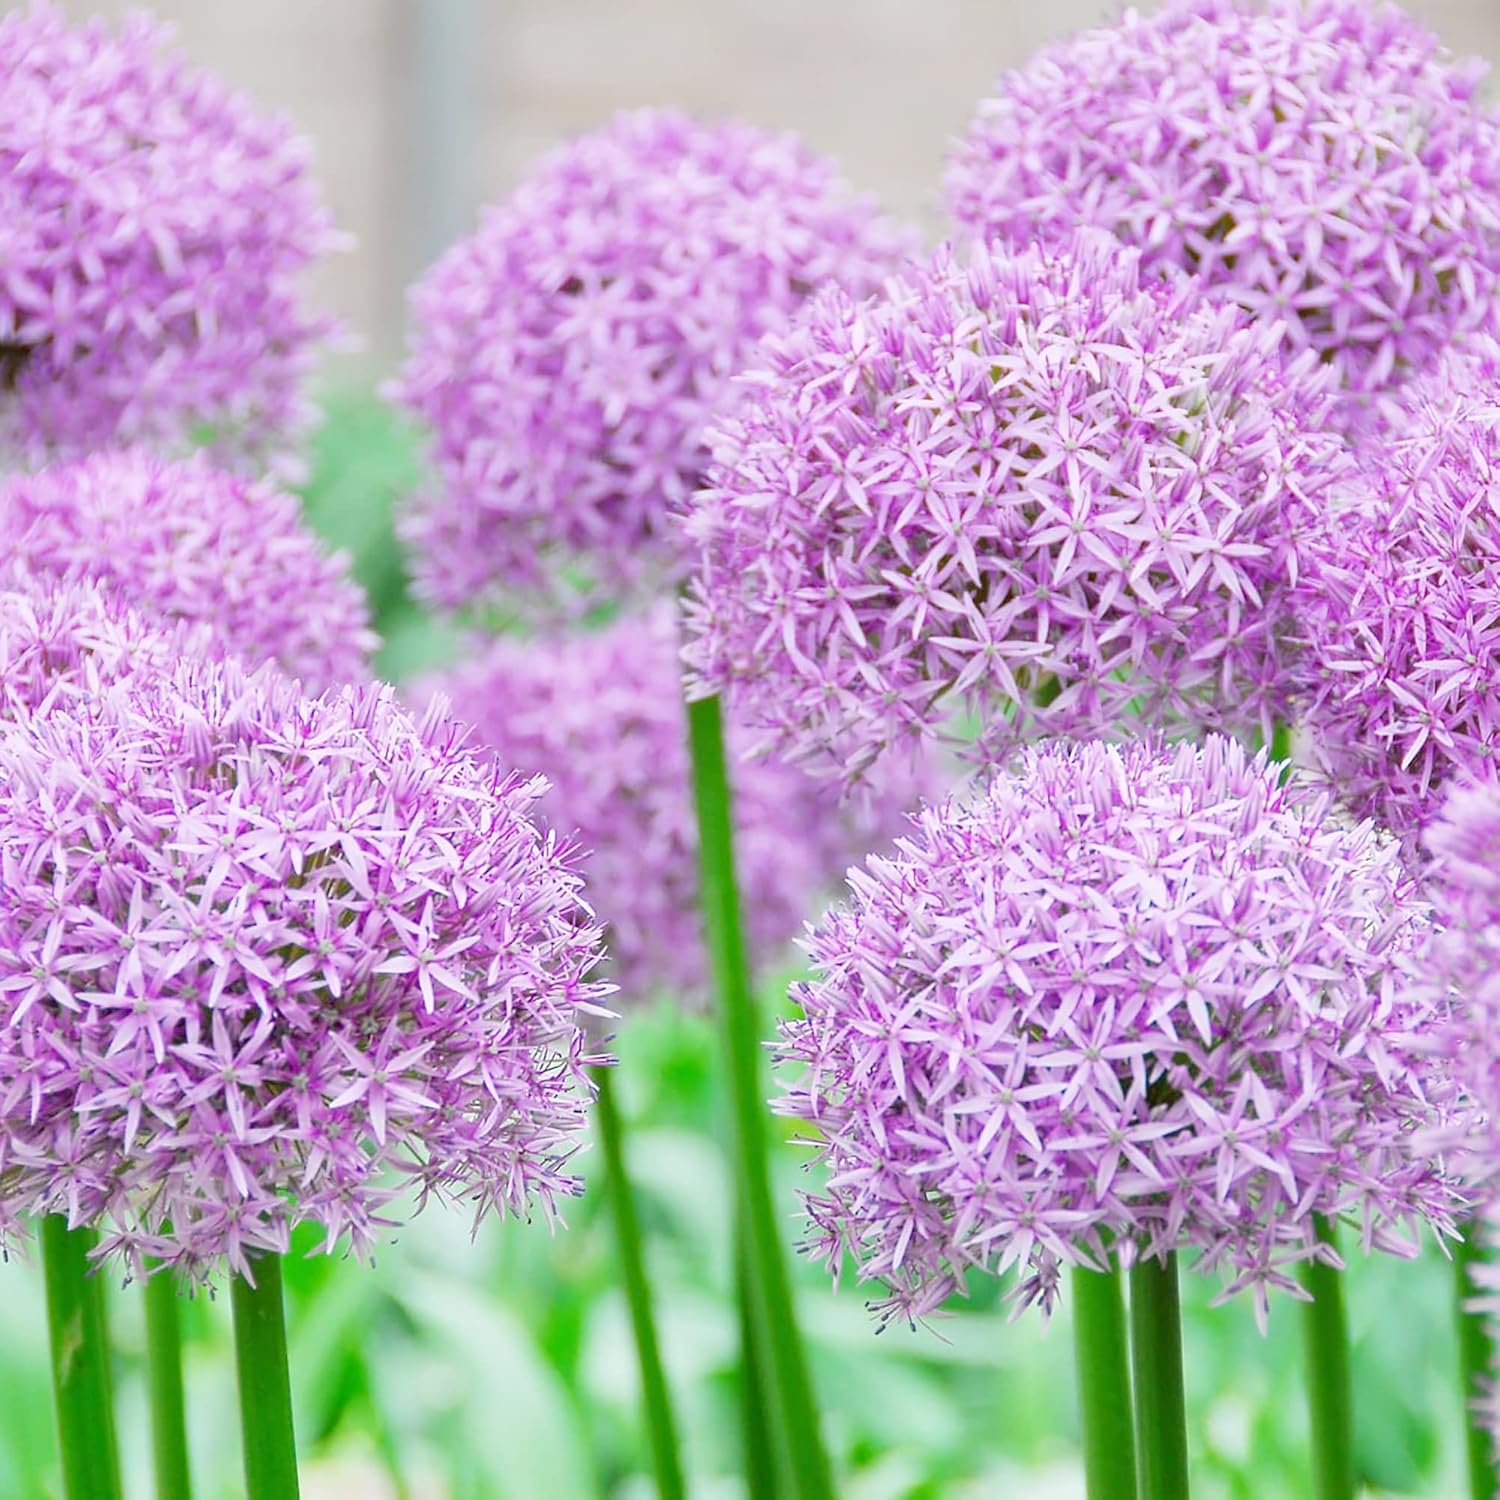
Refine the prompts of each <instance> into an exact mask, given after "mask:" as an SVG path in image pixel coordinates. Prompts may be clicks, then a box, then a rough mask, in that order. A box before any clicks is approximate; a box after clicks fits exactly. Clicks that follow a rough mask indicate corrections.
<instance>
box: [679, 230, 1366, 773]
mask: <svg viewBox="0 0 1500 1500" xmlns="http://www.w3.org/2000/svg"><path fill="white" fill-rule="evenodd" d="M764 353H765V355H766V357H767V359H768V361H769V366H770V368H769V370H768V371H767V372H766V373H765V374H764V375H763V376H762V377H761V381H762V383H761V388H760V390H759V391H758V393H757V395H756V397H755V399H754V400H753V401H750V402H748V403H747V404H746V406H745V408H744V410H743V411H742V413H741V415H740V416H739V417H738V418H737V419H734V420H731V421H727V422H725V423H724V424H723V425H722V426H720V427H719V428H717V429H716V430H715V431H714V432H713V433H712V434H711V441H712V447H713V457H714V462H713V465H712V467H711V468H710V469H709V472H708V475H707V479H706V484H705V489H704V491H703V492H702V494H701V495H700V497H699V501H698V503H697V504H696V505H695V507H694V509H693V512H692V513H691V515H690V517H689V519H688V527H689V529H690V531H691V532H692V534H693V535H694V536H695V537H696V538H697V540H698V542H699V543H700V546H701V549H702V557H701V563H700V572H699V576H698V578H697V580H696V582H695V584H694V591H693V602H692V606H691V608H690V620H689V624H690V630H691V633H692V637H693V639H692V641H691V643H690V647H689V663H690V666H691V667H692V669H693V673H694V676H695V679H696V681H697V683H698V685H699V686H700V687H702V688H707V689H715V690H726V689H733V690H734V691H735V692H736V694H737V697H738V701H739V702H740V703H741V705H742V707H743V709H744V712H745V713H746V715H747V718H748V719H749V721H750V722H751V723H753V724H755V725H756V726H757V727H764V728H767V729H769V730H771V731H772V732H773V733H774V734H775V735H776V736H777V738H778V740H779V742H780V744H781V745H782V746H783V747H784V748H786V749H787V750H788V751H789V752H791V753H793V754H796V755H798V756H807V757H811V758H813V759H821V760H831V761H833V762H835V763H837V764H838V765H839V766H840V767H841V768H842V770H843V772H844V774H845V776H846V777H855V776H857V775H859V774H861V773H862V771H863V770H864V768H865V767H866V766H867V765H868V764H870V763H871V762H873V761H874V760H875V759H877V758H878V757H879V756H880V755H881V754H882V753H883V752H884V751H885V750H886V749H887V747H889V746H892V745H899V744H901V743H903V742H909V741H911V740H913V739H916V738H920V737H922V736H926V735H929V734H931V733H933V732H934V730H935V728H936V727H937V726H939V725H941V724H942V723H944V722H945V721H946V720H947V719H948V718H949V717H950V716H951V715H953V714H954V713H955V712H956V711H957V710H958V708H959V706H960V704H964V705H967V706H968V707H969V708H971V709H974V710H975V711H977V712H978V713H979V715H980V716H981V718H982V720H983V721H984V722H985V724H986V728H987V749H988V750H989V751H990V752H991V753H993V754H995V755H1004V754H1005V753H1007V752H1008V751H1009V749H1010V748H1011V747H1012V746H1013V745H1014V744H1015V743H1016V742H1017V741H1019V740H1023V739H1026V738H1029V737H1032V736H1035V735H1039V734H1056V733H1063V734H1094V733H1101V732H1107V731H1108V730H1110V729H1111V728H1112V727H1113V726H1115V725H1116V724H1117V723H1118V721H1119V720H1120V719H1121V718H1122V717H1124V716H1126V715H1127V714H1131V713H1134V714H1145V715H1149V716H1150V717H1152V718H1157V719H1160V718H1162V717H1170V718H1177V719H1184V720H1187V721H1189V722H1190V723H1194V724H1198V725H1202V726H1206V727H1209V728H1218V727H1228V726H1241V725H1260V726H1261V727H1262V728H1263V729H1266V730H1268V727H1269V721H1270V719H1271V718H1272V717H1273V716H1274V715H1275V714H1276V713H1277V712H1278V711H1279V709H1280V706H1281V704H1280V695H1281V691H1282V685H1283V683H1284V682H1285V680H1286V676H1287V664H1286V662H1285V660H1284V659H1283V658H1284V654H1285V653H1284V643H1283V641H1282V616H1283V613H1284V611H1283V608H1282V604H1283V601H1284V599H1285V596H1286V594H1287V592H1288V585H1289V582H1290V580H1291V578H1292V577H1293V576H1295V565H1296V556H1297V550H1298V538H1299V534H1300V532H1301V530H1302V529H1303V527H1304V526H1305V524H1306V521H1307V515H1308V513H1309V512H1316V511H1317V510H1318V509H1319V508H1320V507H1321V505H1322V504H1323V503H1324V497H1325V496H1326V494H1327V493H1328V492H1329V490H1330V487H1331V486H1332V484H1333V483H1334V481H1335V479H1336V478H1337V476H1338V475H1339V474H1341V473H1342V472H1343V469H1344V467H1345V464H1346V459H1345V456H1344V449H1343V447H1342V445H1341V444H1340V442H1339V440H1338V439H1337V438H1336V437H1334V436H1332V435H1331V434H1329V433H1326V432H1324V431H1322V430H1321V427H1322V417H1323V414H1324V412H1325V410H1326V403H1327V401H1328V399H1329V398H1328V396H1327V394H1326V382H1325V377H1324V376H1323V374H1322V373H1321V372H1320V371H1318V370H1316V369H1314V368H1313V367H1312V365H1311V363H1310V362H1309V361H1294V362H1292V363H1291V364H1286V365H1284V364H1282V362H1281V361H1280V359H1279V357H1278V355H1277V350H1276V339H1275V335H1274V332H1270V331H1267V330H1264V329H1256V328H1252V327H1250V326H1248V325H1247V324H1245V322H1244V320H1243V318H1242V315H1241V314H1239V313H1238V312H1237V311H1235V310H1233V309H1230V308H1227V307H1215V306H1210V305H1208V304H1206V303H1204V302H1203V301H1202V299H1201V298H1200V297H1199V296H1198V294H1197V293H1196V291H1195V290H1194V288H1193V287H1192V286H1191V285H1190V284H1188V283H1186V282H1182V283H1180V284H1178V285H1176V286H1174V287H1170V288H1169V287H1167V286H1166V285H1164V284H1161V283H1159V282H1157V281H1156V280H1154V279H1146V280H1143V279H1142V276H1141V272H1140V266H1139V260H1138V257H1137V256H1136V255H1135V254H1134V253H1133V252H1131V251H1127V250H1124V249H1122V248H1121V247H1119V246H1118V245H1117V244H1116V242H1115V241H1113V240H1111V239H1109V238H1108V237H1107V236H1103V235H1099V234H1097V233H1085V234H1084V235H1082V236H1081V237H1079V238H1078V239H1076V240H1075V241H1073V242H1072V243H1070V244H1069V245H1067V246H1065V247H1061V248H1039V249H1028V250H1025V251H1020V252H1016V253H1014V254H1011V253H1009V252H1006V251H1003V250H1000V249H999V248H993V249H991V250H986V251H982V252H977V253H976V254H975V256H974V258H973V260H972V262H969V263H965V262H962V261H959V260H955V259H954V258H953V257H952V256H950V255H949V254H948V253H946V252H940V253H939V254H938V255H937V256H936V257H935V258H934V259H933V260H932V261H931V262H930V263H929V264H928V265H926V266H925V267H923V268H920V269H919V270H917V271H914V272H913V273H912V276H911V278H910V279H909V280H907V281H904V282H893V283H892V284H891V292H890V297H889V300H887V301H885V302H882V303H874V304H865V305H860V304H858V303H856V302H854V301H853V300H852V299H851V298H849V297H848V296H846V295H845V294H843V293H842V292H841V291H837V290H834V291H830V292H827V293H825V294H823V295H822V296H820V297H819V298H818V300H817V301H816V302H815V303H814V304H813V305H812V306H810V307H809V308H808V309H807V311H806V313H805V315H804V316H803V317H802V318H800V319H799V320H798V323H797V325H796V326H795V327H794V328H793V329H792V330H791V331H790V332H789V333H788V334H787V335H786V336H785V337H784V338H781V339H775V340H768V341H767V344H766V345H765V346H764Z"/></svg>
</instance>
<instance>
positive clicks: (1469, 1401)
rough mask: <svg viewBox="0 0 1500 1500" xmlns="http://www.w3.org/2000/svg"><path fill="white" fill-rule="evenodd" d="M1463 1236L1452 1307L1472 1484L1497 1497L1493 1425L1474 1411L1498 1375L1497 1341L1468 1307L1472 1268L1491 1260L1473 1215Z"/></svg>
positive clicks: (1482, 1494) (1481, 1499) (1499, 1478)
mask: <svg viewBox="0 0 1500 1500" xmlns="http://www.w3.org/2000/svg"><path fill="white" fill-rule="evenodd" d="M1462 1228H1463V1235H1464V1237H1463V1239H1462V1240H1461V1241H1460V1242H1459V1243H1458V1244H1457V1245H1455V1246H1454V1248H1453V1291H1454V1299H1453V1305H1454V1311H1455V1313H1456V1314H1457V1317H1458V1359H1459V1370H1460V1374H1461V1379H1462V1381H1463V1401H1464V1407H1463V1412H1464V1438H1465V1442H1466V1444H1467V1447H1468V1453H1469V1489H1470V1492H1471V1493H1472V1495H1473V1497H1474V1500H1494V1496H1496V1495H1500V1464H1497V1463H1496V1462H1495V1446H1494V1442H1493V1440H1492V1439H1491V1437H1490V1432H1489V1428H1488V1427H1487V1426H1486V1424H1485V1423H1484V1422H1482V1421H1481V1420H1480V1419H1479V1417H1478V1416H1477V1415H1476V1413H1475V1410H1474V1402H1475V1400H1476V1398H1477V1397H1479V1396H1480V1395H1481V1394H1482V1392H1483V1390H1484V1387H1485V1385H1486V1383H1487V1382H1488V1381H1489V1380H1491V1379H1493V1377H1494V1375H1495V1341H1494V1339H1493V1337H1492V1336H1491V1334H1490V1325H1489V1319H1488V1318H1486V1317H1485V1316H1484V1314H1482V1313H1477V1312H1475V1311H1474V1310H1473V1309H1472V1308H1471V1307H1470V1305H1469V1304H1470V1302H1471V1301H1472V1300H1473V1297H1474V1294H1475V1291H1476V1288H1475V1286H1474V1267H1475V1266H1477V1265H1482V1264H1483V1263H1484V1262H1485V1261H1486V1260H1488V1259H1489V1247H1488V1246H1487V1245H1486V1244H1485V1243H1484V1241H1483V1238H1482V1236H1483V1234H1484V1226H1483V1225H1482V1224H1481V1223H1480V1221H1479V1220H1478V1219H1470V1220H1469V1221H1468V1222H1467V1223H1465V1224H1464V1225H1463V1226H1462Z"/></svg>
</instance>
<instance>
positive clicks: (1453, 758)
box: [1298, 339, 1500, 839]
mask: <svg viewBox="0 0 1500 1500" xmlns="http://www.w3.org/2000/svg"><path fill="white" fill-rule="evenodd" d="M1305 556H1306V559H1307V562H1308V567H1307V571H1306V574H1305V576H1304V578H1303V580H1302V583H1301V585H1300V587H1299V589H1298V599H1299V614H1300V618H1301V634H1302V635H1303V636H1304V637H1305V640H1306V643H1307V648H1308V649H1307V651H1306V653H1305V656H1304V660H1303V666H1302V669H1301V670H1302V672H1303V675H1304V677H1305V679H1306V681H1305V689H1304V701H1303V703H1302V704H1301V706H1300V709H1299V714H1298V717H1299V718H1300V719H1301V720H1302V722H1303V724H1304V726H1305V728H1306V731H1307V743H1308V746H1309V750H1310V755H1311V758H1312V760H1313V761H1314V762H1315V763H1316V764H1317V766H1318V767H1319V768H1320V769H1321V771H1322V772H1323V774H1324V775H1326V776H1327V778H1328V779H1329V781H1330V783H1331V784H1332V785H1333V786H1334V787H1335V788H1336V789H1337V790H1338V792H1339V794H1340V795H1341V796H1342V797H1343V798H1345V799H1346V800H1347V801H1348V802H1349V803H1350V804H1351V805H1352V806H1353V808H1354V809H1355V811H1356V812H1357V813H1358V814H1359V815H1360V816H1362V817H1363V816H1370V817H1374V818H1376V819H1377V820H1378V821H1380V822H1383V823H1385V824H1386V825H1387V826H1389V827H1390V828H1392V829H1394V830H1395V831H1396V832H1398V833H1400V834H1401V835H1403V836H1404V837H1406V838H1408V839H1411V838H1413V837H1414V836H1415V835H1416V834H1417V833H1418V832H1419V831H1420V829H1421V828H1422V827H1423V826H1424V825H1425V824H1427V823H1428V822H1430V821H1431V820H1432V819H1433V818H1434V817H1435V816H1436V815H1437V813H1438V811H1439V808H1440V807H1441V803H1442V798H1443V795H1444V793H1445V792H1446V790H1447V787H1448V786H1449V784H1450V783H1451V782H1453V781H1455V780H1462V779H1463V778H1465V777H1477V778H1479V779H1490V778H1493V777H1494V776H1495V775H1496V774H1497V764H1496V757H1497V754H1500V345H1496V344H1495V343H1494V342H1492V341H1491V340H1489V339H1482V340H1479V341H1476V343H1475V345H1474V346H1473V347H1472V349H1470V350H1469V351H1467V352H1464V353H1454V354H1452V355H1450V356H1449V357H1448V358H1447V359H1445V360H1444V361H1442V362H1441V363H1440V364H1439V365H1438V366H1437V367H1436V368H1435V369H1434V370H1433V371H1432V372H1431V373H1430V374H1428V375H1424V376H1422V377H1421V378H1419V379H1418V380H1415V381H1413V382H1412V383H1411V385H1409V386H1408V387H1407V388H1406V389H1405V390H1404V391H1403V393H1402V398H1401V401H1400V411H1399V415H1396V414H1392V415H1391V416H1389V417H1388V419H1387V420H1386V421H1384V422H1383V423H1382V424H1380V426H1379V428H1378V430H1377V429H1372V431H1371V432H1370V433H1369V434H1368V435H1367V437H1366V440H1365V442H1364V444H1363V445H1362V451H1361V459H1360V468H1359V473H1358V476H1357V480H1356V482H1355V483H1354V484H1353V486H1352V487H1351V488H1350V490H1349V492H1348V494H1347V495H1345V496H1344V497H1343V499H1342V502H1341V503H1340V504H1339V505H1337V506H1333V507H1330V508H1329V509H1328V510H1327V511H1326V512H1325V514H1324V515H1323V517H1322V518H1321V523H1320V524H1319V525H1317V526H1316V527H1314V529H1313V530H1312V531H1311V533H1310V542H1309V545H1308V547H1307V548H1306V549H1305Z"/></svg>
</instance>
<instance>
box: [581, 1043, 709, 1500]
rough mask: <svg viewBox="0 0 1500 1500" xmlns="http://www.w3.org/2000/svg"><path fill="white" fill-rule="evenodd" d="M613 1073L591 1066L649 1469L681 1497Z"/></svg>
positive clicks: (670, 1499) (662, 1486) (662, 1488)
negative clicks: (643, 1413)
mask: <svg viewBox="0 0 1500 1500" xmlns="http://www.w3.org/2000/svg"><path fill="white" fill-rule="evenodd" d="M612 1072H613V1069H611V1068H595V1069H594V1081H595V1083H596V1085H597V1086H598V1090H599V1098H598V1117H599V1141H600V1144H601V1145H602V1146H603V1148H604V1175H605V1186H606V1190H607V1191H608V1194H609V1202H610V1207H611V1209H612V1210H613V1213H614V1220H615V1240H616V1243H617V1245H618V1247H619V1252H620V1271H621V1275H622V1278H623V1280H624V1282H625V1299H626V1301H627V1302H628V1303H629V1305H630V1326H631V1328H632V1329H633V1330H634V1333H635V1352H636V1357H637V1359H638V1360H639V1362H640V1367H641V1400H642V1403H643V1405H644V1406H645V1411H646V1435H647V1437H648V1438H649V1440H650V1443H651V1467H652V1471H653V1472H654V1473H655V1475H656V1491H657V1494H658V1495H659V1496H660V1497H661V1500H683V1497H684V1496H685V1495H686V1493H687V1490H686V1488H685V1486H684V1484H683V1480H682V1460H681V1459H680V1457H679V1456H678V1449H677V1424H676V1422H675V1421H674V1420H673V1417H672V1398H671V1395H670V1394H669V1392H668V1390H667V1377H666V1372H665V1371H664V1370H663V1369H662V1363H661V1346H660V1343H659V1341H658V1340H657V1336H656V1316H655V1314H654V1313H653V1311H652V1307H651V1282H650V1280H649V1278H648V1277H647V1274H646V1257H645V1249H644V1243H643V1241H642V1239H641V1222H640V1216H639V1215H638V1214H637V1213H636V1204H635V1191H634V1189H633V1188H632V1187H631V1184H630V1177H629V1174H628V1173H627V1171H626V1169H625V1127H624V1124H623V1122H622V1121H621V1119H620V1111H619V1108H618V1107H617V1105H616V1104H615V1092H614V1082H613V1079H612V1078H611V1076H610V1075H611V1073H612Z"/></svg>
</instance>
